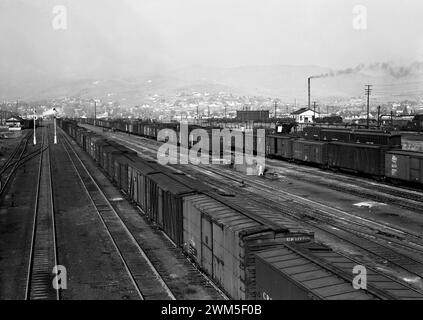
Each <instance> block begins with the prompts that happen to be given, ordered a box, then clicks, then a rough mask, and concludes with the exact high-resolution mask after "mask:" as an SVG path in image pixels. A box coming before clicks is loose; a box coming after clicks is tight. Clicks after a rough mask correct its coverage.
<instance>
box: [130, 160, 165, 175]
mask: <svg viewBox="0 0 423 320" xmlns="http://www.w3.org/2000/svg"><path fill="white" fill-rule="evenodd" d="M130 166H131V167H132V168H134V169H136V170H138V171H140V172H141V173H142V174H143V175H147V174H150V173H153V172H160V170H159V169H158V168H157V167H153V166H151V164H150V163H148V162H147V161H145V160H143V159H141V158H139V157H137V158H136V159H134V162H132V163H131V164H130Z"/></svg>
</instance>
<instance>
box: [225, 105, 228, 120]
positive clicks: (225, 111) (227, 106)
mask: <svg viewBox="0 0 423 320" xmlns="http://www.w3.org/2000/svg"><path fill="white" fill-rule="evenodd" d="M227 107H228V106H227V105H226V104H225V119H226V108H227Z"/></svg>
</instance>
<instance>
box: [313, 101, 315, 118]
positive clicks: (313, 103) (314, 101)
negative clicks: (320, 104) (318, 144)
mask: <svg viewBox="0 0 423 320" xmlns="http://www.w3.org/2000/svg"><path fill="white" fill-rule="evenodd" d="M313 110H314V118H313V122H315V121H316V101H313Z"/></svg>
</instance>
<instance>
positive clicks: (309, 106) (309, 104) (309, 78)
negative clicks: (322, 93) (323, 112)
mask: <svg viewBox="0 0 423 320" xmlns="http://www.w3.org/2000/svg"><path fill="white" fill-rule="evenodd" d="M310 80H311V77H308V78H307V82H308V108H309V109H311V102H310Z"/></svg>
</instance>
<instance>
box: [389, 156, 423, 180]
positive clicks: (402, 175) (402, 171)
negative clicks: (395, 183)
mask: <svg viewBox="0 0 423 320" xmlns="http://www.w3.org/2000/svg"><path fill="white" fill-rule="evenodd" d="M385 176H386V177H387V178H391V179H397V180H403V181H408V182H412V183H423V153H422V152H413V151H404V150H393V151H389V152H387V153H386V154H385Z"/></svg>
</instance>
